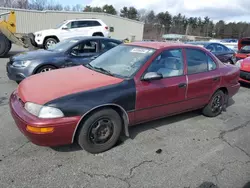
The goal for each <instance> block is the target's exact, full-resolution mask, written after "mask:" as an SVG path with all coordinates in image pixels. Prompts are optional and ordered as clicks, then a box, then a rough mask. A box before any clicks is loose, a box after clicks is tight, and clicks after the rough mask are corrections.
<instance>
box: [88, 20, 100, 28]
mask: <svg viewBox="0 0 250 188" xmlns="http://www.w3.org/2000/svg"><path fill="white" fill-rule="evenodd" d="M90 26H91V27H96V26H101V24H100V23H99V22H98V21H90Z"/></svg>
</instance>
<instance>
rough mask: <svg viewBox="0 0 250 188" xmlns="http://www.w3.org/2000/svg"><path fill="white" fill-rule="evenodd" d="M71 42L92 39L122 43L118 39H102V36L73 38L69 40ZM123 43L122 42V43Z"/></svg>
mask: <svg viewBox="0 0 250 188" xmlns="http://www.w3.org/2000/svg"><path fill="white" fill-rule="evenodd" d="M68 39H69V40H81V41H82V40H91V39H97V40H99V39H104V40H113V41H120V40H117V39H113V38H109V37H101V36H82V37H71V38H68ZM120 42H121V41H120Z"/></svg>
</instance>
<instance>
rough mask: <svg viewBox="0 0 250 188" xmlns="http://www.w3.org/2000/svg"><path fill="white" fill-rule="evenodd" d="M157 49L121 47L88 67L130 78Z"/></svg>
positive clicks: (113, 49)
mask: <svg viewBox="0 0 250 188" xmlns="http://www.w3.org/2000/svg"><path fill="white" fill-rule="evenodd" d="M154 52H155V49H152V48H144V47H139V46H129V45H119V46H116V47H114V48H112V49H111V50H109V51H107V52H105V53H104V54H102V55H101V56H99V57H98V58H96V59H95V60H93V61H91V62H90V63H89V64H87V65H86V67H89V68H92V69H94V70H96V71H100V72H103V73H107V74H109V75H113V76H117V77H122V78H130V77H131V76H133V75H134V74H135V73H136V72H137V71H138V70H139V69H140V67H141V66H142V65H143V64H144V63H145V62H146V61H147V60H148V59H149V58H150V57H151V56H152V54H153V53H154Z"/></svg>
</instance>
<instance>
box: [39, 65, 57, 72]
mask: <svg viewBox="0 0 250 188" xmlns="http://www.w3.org/2000/svg"><path fill="white" fill-rule="evenodd" d="M54 69H56V67H54V66H52V65H45V66H42V67H40V68H39V69H38V70H37V71H36V73H42V72H48V71H51V70H54Z"/></svg>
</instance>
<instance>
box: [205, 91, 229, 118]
mask: <svg viewBox="0 0 250 188" xmlns="http://www.w3.org/2000/svg"><path fill="white" fill-rule="evenodd" d="M225 101H226V95H225V93H224V92H223V91H221V90H218V91H216V92H215V93H214V95H213V96H212V98H211V99H210V101H209V103H208V104H207V105H206V106H205V107H204V108H203V110H202V113H203V114H204V115H205V116H207V117H215V116H218V115H219V114H220V113H221V112H222V110H223V107H224V105H225Z"/></svg>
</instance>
